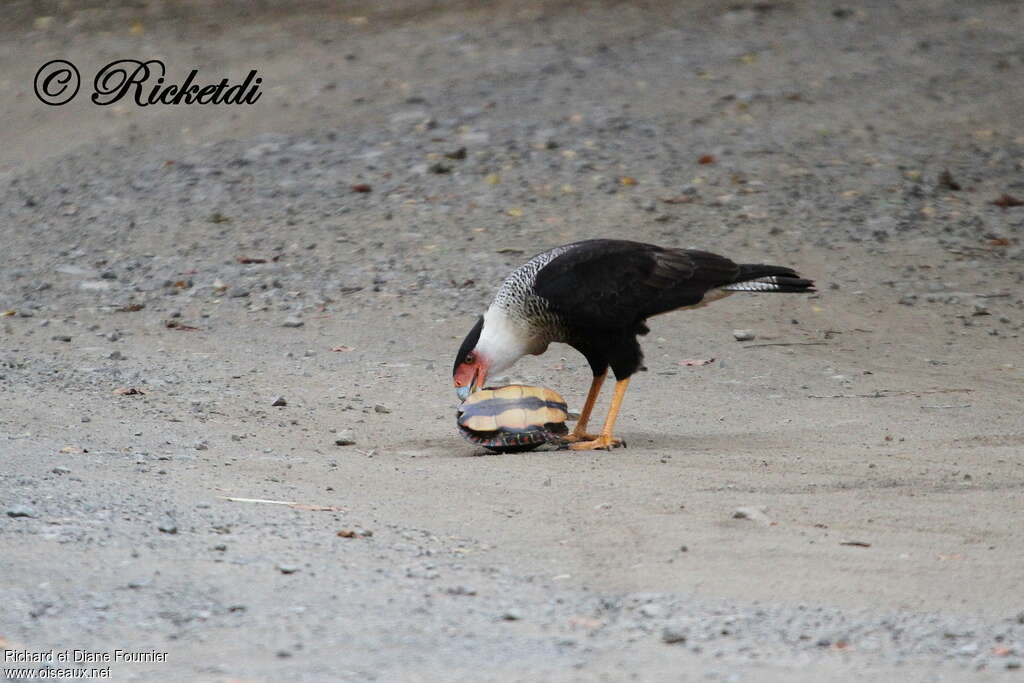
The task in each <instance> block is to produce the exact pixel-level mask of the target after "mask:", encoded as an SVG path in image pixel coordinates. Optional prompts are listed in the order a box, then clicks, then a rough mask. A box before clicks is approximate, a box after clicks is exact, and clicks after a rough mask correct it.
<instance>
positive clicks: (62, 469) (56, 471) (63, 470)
mask: <svg viewBox="0 0 1024 683" xmlns="http://www.w3.org/2000/svg"><path fill="white" fill-rule="evenodd" d="M50 471H51V472H53V473H54V474H71V470H69V469H68V468H67V467H54V468H53V469H52V470H50Z"/></svg>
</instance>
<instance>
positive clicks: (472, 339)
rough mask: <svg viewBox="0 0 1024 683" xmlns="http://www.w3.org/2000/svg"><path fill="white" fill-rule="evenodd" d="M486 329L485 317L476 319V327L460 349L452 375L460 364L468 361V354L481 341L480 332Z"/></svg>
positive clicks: (463, 341)
mask: <svg viewBox="0 0 1024 683" xmlns="http://www.w3.org/2000/svg"><path fill="white" fill-rule="evenodd" d="M482 329H484V317H483V316H480V317H479V318H477V319H476V325H473V329H471V330H470V331H469V334H467V335H466V338H465V339H463V340H462V346H460V347H459V353H458V355H457V356H455V366H454V367H453V368H452V375H454V374H455V371H456V370H458V369H459V364H460V363H462V361H464V360H465V359H466V354H468V353H469V352H470V351H472V350H473V349H475V348H476V343H477V342H478V341H480V330H482Z"/></svg>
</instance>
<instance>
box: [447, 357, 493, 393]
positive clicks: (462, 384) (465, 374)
mask: <svg viewBox="0 0 1024 683" xmlns="http://www.w3.org/2000/svg"><path fill="white" fill-rule="evenodd" d="M487 365H488V364H487V361H486V360H484V359H483V358H482V357H480V356H479V355H478V354H474V355H473V357H472V358H471V359H470V360H468V361H463V362H462V363H459V366H458V367H457V368H456V369H455V378H454V379H455V389H456V390H461V391H459V393H460V395H461V394H462V393H465V394H466V395H467V396H468V395H469V394H470V393H472V392H474V391H476V390H477V389H479V388H481V387H482V386H484V383H485V382H486V381H487Z"/></svg>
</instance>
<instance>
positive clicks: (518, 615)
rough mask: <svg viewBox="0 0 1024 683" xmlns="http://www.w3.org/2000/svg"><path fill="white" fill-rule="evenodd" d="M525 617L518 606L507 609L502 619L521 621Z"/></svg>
mask: <svg viewBox="0 0 1024 683" xmlns="http://www.w3.org/2000/svg"><path fill="white" fill-rule="evenodd" d="M522 618H523V613H522V612H521V611H519V610H517V609H516V608H514V607H513V608H512V609H509V610H505V611H504V612H503V613H502V615H501V619H502V621H519V620H521V619H522Z"/></svg>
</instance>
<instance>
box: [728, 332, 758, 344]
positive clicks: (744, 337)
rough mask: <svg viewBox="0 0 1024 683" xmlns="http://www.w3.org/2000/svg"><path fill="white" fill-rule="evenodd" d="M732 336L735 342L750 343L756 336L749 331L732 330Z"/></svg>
mask: <svg viewBox="0 0 1024 683" xmlns="http://www.w3.org/2000/svg"><path fill="white" fill-rule="evenodd" d="M732 336H733V337H734V338H735V339H736V341H750V340H752V339H754V338H755V337H756V336H757V335H755V334H754V333H753V332H751V331H750V330H733V331H732Z"/></svg>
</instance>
